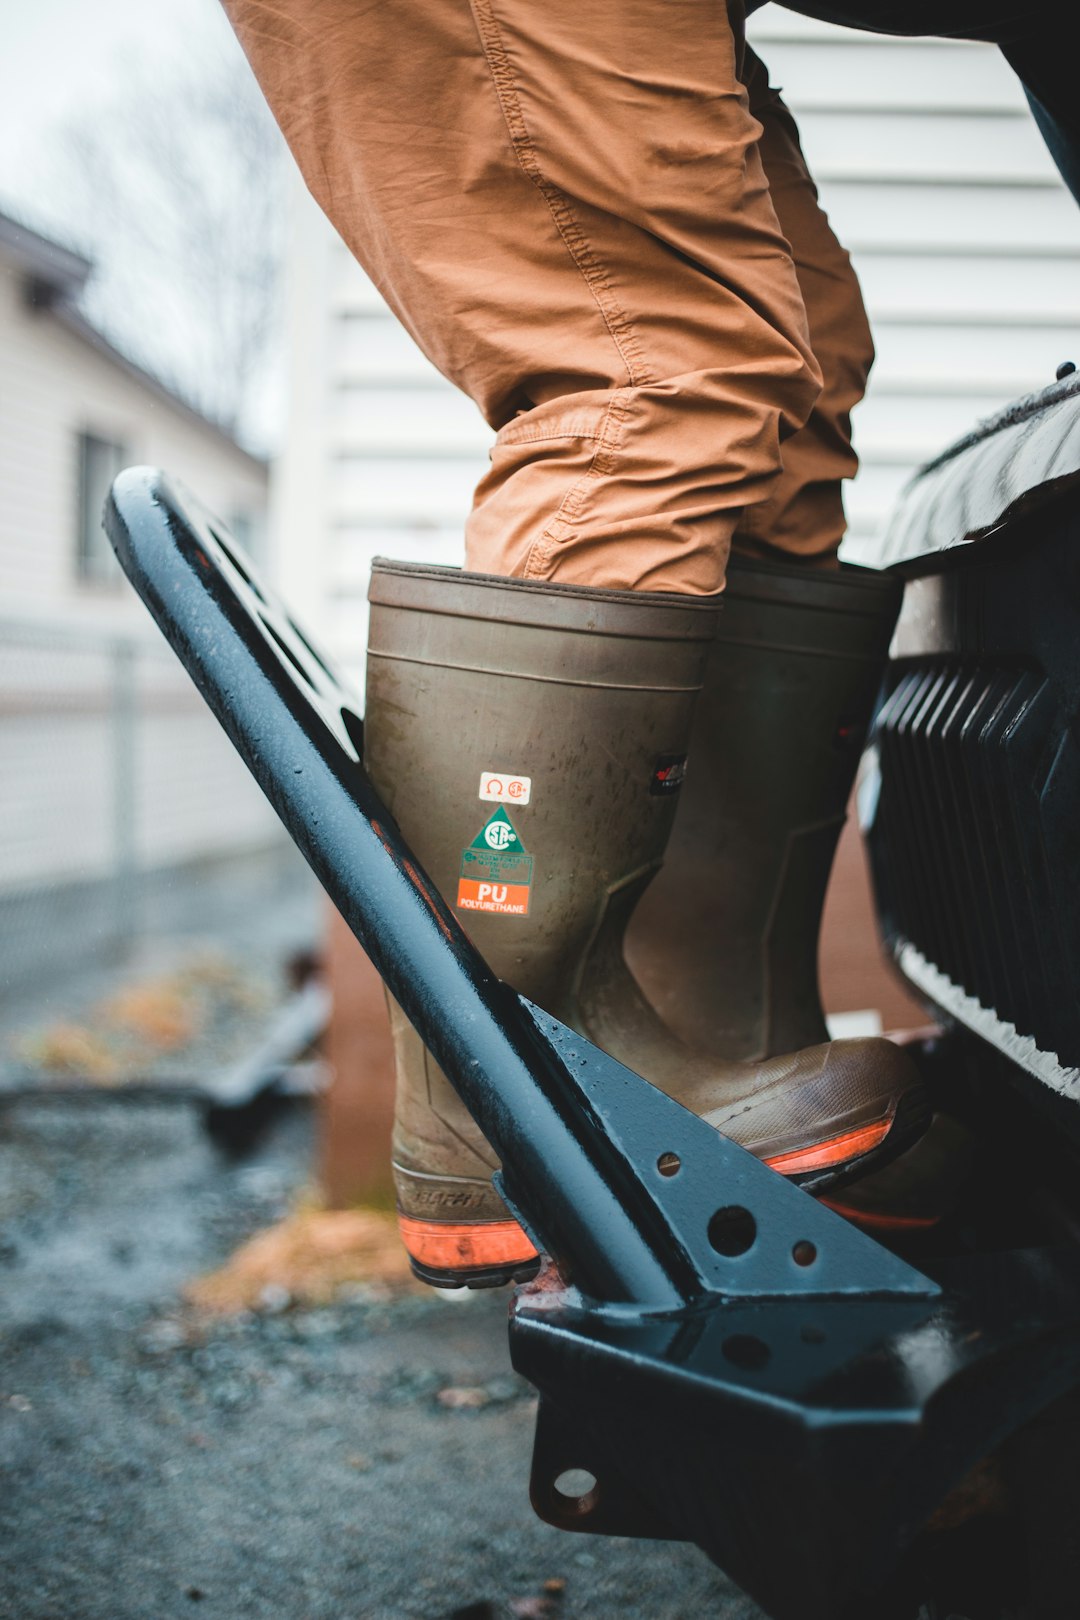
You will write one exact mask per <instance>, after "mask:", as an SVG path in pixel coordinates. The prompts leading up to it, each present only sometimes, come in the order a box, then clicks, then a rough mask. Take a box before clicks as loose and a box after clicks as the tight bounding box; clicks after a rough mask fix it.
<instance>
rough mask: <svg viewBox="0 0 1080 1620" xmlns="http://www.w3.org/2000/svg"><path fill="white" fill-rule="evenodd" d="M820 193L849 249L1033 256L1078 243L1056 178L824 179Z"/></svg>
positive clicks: (1072, 214) (1077, 219) (1075, 213)
mask: <svg viewBox="0 0 1080 1620" xmlns="http://www.w3.org/2000/svg"><path fill="white" fill-rule="evenodd" d="M821 200H822V202H823V204H824V206H825V209H826V212H827V213H828V215H829V218H830V220H831V221H832V226H833V229H834V231H835V232H836V234H837V235H838V236H839V238H840V240H841V241H842V242H843V243H844V244H845V246H846V247H848V248H850V249H852V250H853V251H855V252H860V251H862V252H867V253H871V252H883V251H886V252H891V253H915V254H917V253H927V252H945V253H969V254H974V253H978V254H980V255H981V256H983V257H984V258H985V257H992V256H994V255H996V254H998V253H1002V254H1006V255H1008V256H1010V257H1016V256H1017V255H1018V254H1025V255H1033V256H1035V257H1039V256H1041V255H1042V254H1046V253H1070V254H1072V253H1076V252H1077V251H1080V210H1078V209H1077V207H1076V204H1075V203H1074V202H1073V200H1072V198H1071V197H1070V195H1069V193H1068V192H1067V191H1066V190H1065V188H1064V186H1057V187H1046V188H1044V187H1038V186H1032V187H1019V186H995V185H987V186H979V187H972V188H970V189H969V190H965V189H964V188H963V187H944V186H933V185H919V184H911V185H896V186H879V185H876V184H875V183H874V182H873V181H861V180H860V181H847V180H835V179H834V180H831V181H829V182H828V183H827V184H824V185H822V187H821Z"/></svg>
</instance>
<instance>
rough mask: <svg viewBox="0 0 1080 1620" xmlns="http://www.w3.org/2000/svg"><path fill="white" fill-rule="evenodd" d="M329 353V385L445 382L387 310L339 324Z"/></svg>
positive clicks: (346, 320)
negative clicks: (383, 380) (405, 380)
mask: <svg viewBox="0 0 1080 1620" xmlns="http://www.w3.org/2000/svg"><path fill="white" fill-rule="evenodd" d="M332 350H333V358H332V360H331V368H332V369H331V379H330V380H331V382H342V381H346V380H349V379H356V380H360V381H364V380H367V381H370V380H372V379H379V378H382V377H401V378H408V379H410V380H413V379H423V380H427V381H430V380H432V379H436V378H437V379H438V380H439V381H445V379H443V378H441V377H440V374H439V372H438V371H436V369H435V367H434V366H433V365H432V364H431V361H430V360H428V359H427V358H426V356H425V355H423V354H421V352H420V350H419V349H418V348H417V347H416V344H415V343H414V342H413V340H412V338H411V337H410V336H409V334H408V332H406V330H405V328H404V327H403V326H402V325H401V324H400V322H398V321H396V320H395V319H394V317H393V316H392V315H391V314H390V313H389V311H387V312H386V313H384V314H382V315H373V316H366V317H362V318H359V319H355V320H353V319H343V320H342V321H340V323H339V324H338V325H337V326H335V328H334V334H333V343H332Z"/></svg>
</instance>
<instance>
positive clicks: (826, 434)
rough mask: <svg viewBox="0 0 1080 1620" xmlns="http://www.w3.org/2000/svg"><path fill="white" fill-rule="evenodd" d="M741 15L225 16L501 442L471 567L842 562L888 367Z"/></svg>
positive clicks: (429, 10) (354, 230)
mask: <svg viewBox="0 0 1080 1620" xmlns="http://www.w3.org/2000/svg"><path fill="white" fill-rule="evenodd" d="M737 5H738V0H727V3H725V0H543V4H536V3H535V0H225V7H226V10H227V12H228V14H229V16H230V18H231V20H232V23H233V26H234V27H235V29H236V32H237V34H238V35H239V37H240V40H241V42H242V44H243V47H244V49H245V51H246V53H247V55H248V57H249V59H250V61H251V64H252V66H253V68H254V70H255V73H256V75H257V77H258V79H259V81H260V83H261V85H262V87H263V90H264V91H265V93H266V96H267V99H268V100H269V102H270V106H271V108H272V109H273V111H274V114H275V115H276V117H277V119H278V122H279V123H280V125H281V128H282V130H283V131H284V133H285V136H286V138H287V140H288V142H289V145H290V146H291V148H292V151H293V153H294V155H295V157H296V160H297V162H298V163H299V165H300V168H301V170H302V172H303V174H304V177H305V179H306V181H307V183H308V185H309V186H310V188H311V190H312V192H313V193H314V195H315V197H316V198H317V200H318V201H319V203H320V204H321V205H322V207H323V209H324V210H325V212H326V213H327V215H328V216H329V218H330V220H331V221H332V223H333V224H334V225H335V226H336V228H337V229H338V231H339V232H340V233H341V235H342V237H343V238H344V240H345V242H346V243H347V244H348V246H349V248H350V249H351V250H352V252H353V253H354V254H355V255H356V257H357V259H359V261H360V263H361V264H362V265H363V266H364V268H365V270H366V271H367V273H368V274H369V275H370V276H371V278H372V280H373V281H374V282H375V284H376V286H377V287H378V288H379V290H380V292H381V293H382V294H383V296H384V297H385V298H386V300H387V302H388V303H389V304H390V306H391V308H392V309H393V310H394V311H395V312H396V314H397V315H398V316H399V317H400V319H401V320H402V321H403V322H404V324H405V326H406V327H407V328H408V330H409V331H410V332H411V333H412V335H413V337H414V338H415V339H416V341H417V343H418V344H419V345H420V347H421V348H422V349H423V351H424V352H425V354H427V355H428V356H429V358H430V359H431V360H432V361H433V362H434V364H435V365H436V366H437V367H438V368H439V370H440V371H442V372H443V373H444V374H445V375H446V376H447V377H449V378H450V379H451V380H452V381H453V382H455V383H456V384H457V385H458V386H459V387H460V388H462V389H464V391H465V392H466V393H467V394H469V395H470V396H471V397H472V399H473V400H475V402H476V404H477V405H478V406H479V407H480V410H481V411H482V412H483V414H484V416H485V417H486V419H487V421H488V422H489V423H490V424H491V426H492V427H493V428H494V429H496V430H497V438H496V441H495V445H494V449H493V451H492V458H491V468H490V471H489V472H488V473H487V474H486V475H485V477H484V478H483V480H482V481H481V484H480V487H479V489H478V490H477V493H476V499H475V503H474V506H473V510H472V513H471V515H470V518H469V522H468V528H467V535H466V559H467V566H468V567H469V568H472V569H475V570H478V571H482V572H489V573H495V574H505V575H517V576H524V577H526V578H532V579H544V580H556V581H560V582H565V583H577V584H587V585H595V586H621V587H630V588H634V589H643V590H664V591H683V592H693V593H709V592H713V591H717V590H719V589H720V588H721V587H722V585H723V581H724V569H725V565H726V560H727V555H728V550H729V548H730V545H731V541H732V536H733V535H734V534H735V533H736V531H738V534H739V535H740V536H742V537H744V538H745V539H746V540H747V541H748V542H749V543H750V544H759V545H766V546H771V547H775V548H778V549H779V550H780V551H782V552H785V553H789V554H796V555H799V556H806V557H815V556H828V555H829V554H831V553H832V552H834V551H835V549H836V546H837V545H838V544H839V541H840V538H841V536H842V534H843V528H844V517H843V505H842V500H841V492H840V480H841V479H842V478H849V477H851V476H852V474H853V473H854V471H855V466H856V461H855V456H854V454H853V452H852V449H851V442H850V424H849V413H850V410H851V407H852V406H853V405H854V404H855V403H856V401H857V400H858V399H859V398H860V397H861V395H862V392H863V389H864V387H865V383H866V377H867V374H868V372H869V369H870V365H871V362H872V359H873V349H872V345H871V341H870V334H869V329H868V326H867V321H866V315H865V312H864V310H863V306H862V300H861V297H860V293H859V288H858V283H857V282H856V279H855V275H854V272H853V271H852V268H851V265H850V261H849V260H848V257H847V254H846V253H845V252H844V251H843V249H842V248H841V247H840V246H839V244H838V242H837V241H836V238H835V237H834V236H833V234H832V231H831V229H830V227H829V224H828V221H827V219H826V217H825V215H824V213H823V212H822V211H821V209H820V207H819V205H818V201H817V194H816V191H815V189H814V186H813V183H812V181H811V179H810V176H809V174H808V172H807V168H806V164H805V162H804V160H803V156H802V152H801V150H800V147H799V141H798V134H797V131H796V129H795V125H794V123H793V121H792V119H791V117H790V114H789V113H788V112H787V109H786V108H785V107H784V105H783V103H782V102H781V100H780V97H779V95H778V94H777V92H776V91H775V90H773V89H772V88H771V87H770V85H769V83H768V77H767V74H766V72H765V70H764V68H763V66H762V64H761V63H760V62H759V61H758V60H757V58H756V57H755V56H754V55H753V53H752V52H751V51H749V50H748V49H747V48H746V47H745V44H744V41H743V36H742V14H741V10H738V9H737Z"/></svg>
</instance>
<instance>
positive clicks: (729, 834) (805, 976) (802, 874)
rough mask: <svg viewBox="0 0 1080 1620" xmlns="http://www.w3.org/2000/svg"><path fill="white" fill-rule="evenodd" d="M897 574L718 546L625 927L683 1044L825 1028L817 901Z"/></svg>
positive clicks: (750, 1047)
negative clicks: (691, 688) (717, 566)
mask: <svg viewBox="0 0 1080 1620" xmlns="http://www.w3.org/2000/svg"><path fill="white" fill-rule="evenodd" d="M900 595H901V587H900V585H899V582H897V581H895V580H893V579H892V578H889V577H886V576H885V575H882V574H875V573H871V572H869V571H863V570H859V569H846V568H845V569H840V570H837V571H825V570H817V569H810V568H808V567H807V566H806V565H805V564H804V565H801V566H800V565H796V564H783V563H774V562H766V561H758V560H751V559H748V558H742V557H739V556H738V555H733V556H732V558H731V561H730V564H729V569H728V583H727V590H726V592H725V596H724V606H723V610H722V612H721V615H720V619H719V624H718V629H717V636H716V641H715V644H714V646H713V648H712V650H711V653H710V657H709V664H708V668H707V671H706V676H705V683H704V687H703V690H702V693H701V696H700V698H699V700H698V705H697V710H696V714H695V718H694V726H693V731H692V734H691V741H690V752H689V767H688V772H687V780H686V785H685V787H684V789H683V792H682V794H681V796H680V801H679V806H678V814H677V817H676V822H675V826H674V829H673V832H672V835H671V838H670V840H669V843H668V848H667V855H666V857H665V861H664V867H663V870H662V871H661V873H660V874H659V876H658V877H657V878H656V880H655V882H654V883H653V884H652V885H651V887H650V888H649V890H648V891H647V892H646V894H645V895H644V897H643V899H642V900H641V902H640V904H639V905H638V907H637V909H636V911H635V914H634V917H633V920H632V922H631V924H630V926H629V929H628V932H627V937H626V953H627V958H628V960H629V963H630V965H631V967H632V968H633V970H634V973H635V975H636V976H637V978H638V979H639V981H640V982H641V984H642V987H643V989H644V990H645V991H646V993H647V995H648V996H649V999H650V1000H651V1001H652V1002H653V1004H654V1006H655V1007H656V1008H657V1011H658V1012H659V1013H660V1014H661V1016H662V1017H663V1018H664V1019H665V1021H666V1022H667V1023H668V1024H669V1025H670V1026H671V1027H672V1029H673V1030H674V1031H675V1032H676V1033H677V1034H679V1035H680V1036H682V1037H683V1039H684V1040H687V1041H689V1042H690V1043H691V1044H693V1045H696V1046H699V1047H703V1048H705V1049H706V1050H709V1051H713V1052H715V1053H717V1054H718V1055H719V1056H722V1057H724V1058H729V1059H749V1058H754V1059H757V1058H764V1057H768V1056H771V1055H773V1054H775V1053H778V1052H789V1051H794V1050H797V1049H798V1048H800V1047H805V1046H813V1045H815V1044H816V1043H818V1042H820V1041H823V1040H825V1039H826V1026H825V1020H824V1016H823V1013H822V1009H821V1001H820V996H819V992H818V976H817V949H818V933H819V930H820V924H821V913H822V908H823V905H824V900H825V891H826V887H827V884H828V879H829V872H830V869H831V866H832V860H833V855H834V853H835V849H836V843H837V839H838V837H839V835H840V830H841V828H842V826H843V823H844V818H845V814H846V807H847V802H848V798H849V795H850V792H851V787H852V782H853V780H854V775H855V771H856V767H857V765H858V760H859V755H860V753H861V751H862V747H863V743H864V741H865V737H866V731H867V727H868V725H869V722H870V718H871V714H872V711H873V707H874V703H875V700H876V696H877V692H878V688H879V685H880V680H881V673H882V669H883V665H884V660H885V657H886V654H887V651H888V644H889V639H890V637H891V634H892V627H893V624H894V622H895V619H896V614H897V611H898V609H899V601H900Z"/></svg>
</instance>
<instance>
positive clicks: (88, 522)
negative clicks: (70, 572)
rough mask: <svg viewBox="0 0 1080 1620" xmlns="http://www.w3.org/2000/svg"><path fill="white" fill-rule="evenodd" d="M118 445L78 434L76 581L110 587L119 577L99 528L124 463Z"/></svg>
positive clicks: (108, 545) (124, 460)
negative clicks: (110, 488)
mask: <svg viewBox="0 0 1080 1620" xmlns="http://www.w3.org/2000/svg"><path fill="white" fill-rule="evenodd" d="M127 460H128V455H127V451H126V450H125V448H124V446H123V445H122V444H117V443H116V442H115V441H114V440H112V439H103V438H101V437H99V435H98V434H96V433H80V434H79V505H78V512H77V525H78V526H77V529H76V545H77V550H76V555H75V567H76V572H77V574H78V576H79V578H80V579H85V580H90V581H94V582H96V583H98V584H111V583H112V582H113V581H114V580H117V579H119V577H120V565H119V563H118V562H117V560H116V558H115V556H114V555H113V549H112V546H111V545H110V544H109V541H108V537H107V536H106V534H105V530H104V529H103V528H102V525H101V513H102V508H103V507H104V505H105V497H106V495H107V494H108V493H109V485H110V484H111V483H112V481H113V479H114V478H115V477H116V475H117V473H118V472H120V470H121V469H122V468H123V467H124V466H125V465H126V464H127Z"/></svg>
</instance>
